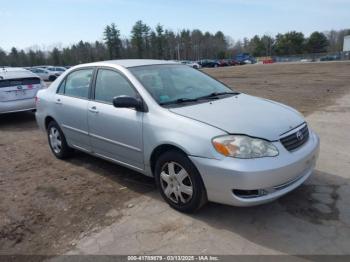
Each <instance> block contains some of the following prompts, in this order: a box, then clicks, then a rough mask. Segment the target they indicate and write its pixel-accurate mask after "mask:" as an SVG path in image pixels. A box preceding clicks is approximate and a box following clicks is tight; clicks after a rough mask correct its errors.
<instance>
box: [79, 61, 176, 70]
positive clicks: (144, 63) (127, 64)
mask: <svg viewBox="0 0 350 262" xmlns="http://www.w3.org/2000/svg"><path fill="white" fill-rule="evenodd" d="M106 64H109V65H119V66H122V67H125V68H130V67H137V66H147V65H167V64H170V65H171V64H179V63H178V62H174V61H167V60H153V59H120V60H109V61H102V62H94V63H89V64H84V65H81V66H103V65H106Z"/></svg>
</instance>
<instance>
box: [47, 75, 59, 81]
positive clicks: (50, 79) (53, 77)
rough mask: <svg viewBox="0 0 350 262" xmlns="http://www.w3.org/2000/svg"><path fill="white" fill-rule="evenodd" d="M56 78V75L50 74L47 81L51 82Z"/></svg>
mask: <svg viewBox="0 0 350 262" xmlns="http://www.w3.org/2000/svg"><path fill="white" fill-rule="evenodd" d="M56 78H57V77H55V76H50V77H49V81H51V82H53V81H55V80H56Z"/></svg>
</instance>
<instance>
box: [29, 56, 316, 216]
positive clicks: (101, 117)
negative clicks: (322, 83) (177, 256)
mask: <svg viewBox="0 0 350 262" xmlns="http://www.w3.org/2000/svg"><path fill="white" fill-rule="evenodd" d="M36 118H37V122H38V124H39V126H40V127H41V128H42V130H44V131H45V132H46V133H47V135H48V141H49V145H50V147H51V149H52V152H53V154H54V155H55V156H56V157H58V158H66V157H69V156H71V153H72V151H73V149H77V150H80V151H83V152H86V153H89V154H92V155H94V156H97V157H100V158H103V159H106V160H108V161H112V162H115V163H117V164H120V165H123V166H126V167H128V168H131V169H133V170H136V171H138V172H140V173H143V174H145V175H147V176H152V177H154V178H155V181H156V183H157V185H158V187H159V190H160V193H161V195H162V197H163V198H164V200H165V201H166V202H167V203H168V204H169V205H170V206H172V207H173V208H175V209H177V210H180V211H183V212H192V211H195V210H197V209H199V208H200V207H201V206H202V205H203V204H205V203H206V202H207V201H208V200H209V201H213V202H217V203H223V204H228V205H236V206H250V205H257V204H262V203H266V202H269V201H272V200H274V199H276V198H278V197H280V196H282V195H284V194H286V193H288V192H290V191H291V190H293V189H295V188H296V187H298V186H299V185H301V184H302V183H303V182H304V181H305V180H306V179H308V177H309V176H310V175H311V174H312V172H313V168H314V166H315V162H316V159H317V157H318V151H319V138H318V136H317V135H316V134H315V133H314V132H313V131H312V130H311V128H310V127H309V126H308V125H307V123H306V122H305V120H304V118H303V117H302V116H301V114H300V113H298V112H297V111H296V110H294V109H292V108H290V107H288V106H285V105H282V104H279V103H276V102H273V101H269V100H265V99H261V98H257V97H252V96H249V95H246V94H243V93H239V92H236V91H232V90H231V89H230V88H228V87H227V86H225V85H224V84H222V83H221V82H219V81H217V80H215V79H213V78H211V77H209V76H207V75H206V74H204V73H202V72H200V71H198V70H194V69H192V68H190V67H188V66H185V65H181V64H178V63H175V62H169V61H157V60H116V61H108V62H98V63H91V64H85V65H79V66H76V67H74V68H71V69H70V70H68V71H66V72H65V73H63V74H62V75H61V76H60V77H59V78H58V79H57V80H56V81H55V82H54V83H53V84H52V85H51V86H50V87H49V88H48V89H46V90H43V91H40V92H39V93H38V102H37V112H36Z"/></svg>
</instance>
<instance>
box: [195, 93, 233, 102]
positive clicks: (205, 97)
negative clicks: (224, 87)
mask: <svg viewBox="0 0 350 262" xmlns="http://www.w3.org/2000/svg"><path fill="white" fill-rule="evenodd" d="M222 95H239V93H238V92H214V93H211V94H209V95H206V96H201V97H197V98H196V99H198V100H201V99H208V98H209V99H218V96H222Z"/></svg>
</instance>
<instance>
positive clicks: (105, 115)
mask: <svg viewBox="0 0 350 262" xmlns="http://www.w3.org/2000/svg"><path fill="white" fill-rule="evenodd" d="M120 95H127V96H136V95H137V92H136V90H135V89H134V87H133V86H132V85H131V84H130V82H129V81H128V80H127V79H126V78H125V76H123V75H122V74H121V73H120V72H117V71H115V70H112V69H99V70H98V72H97V76H96V84H95V92H94V95H93V97H94V99H92V100H91V101H90V102H89V105H88V124H89V133H90V139H91V146H92V150H93V151H94V152H95V154H97V155H99V156H102V157H105V158H107V159H110V160H113V161H116V162H119V163H121V164H124V165H126V166H129V167H132V168H135V169H138V170H143V169H144V161H143V141H142V118H143V114H144V113H143V112H138V111H136V110H135V109H129V108H115V107H114V106H113V98H114V97H116V96H120Z"/></svg>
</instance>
